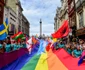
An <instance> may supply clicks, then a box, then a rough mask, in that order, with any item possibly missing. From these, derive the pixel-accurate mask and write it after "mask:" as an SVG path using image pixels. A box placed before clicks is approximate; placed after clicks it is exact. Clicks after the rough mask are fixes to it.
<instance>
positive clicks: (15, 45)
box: [13, 41, 19, 51]
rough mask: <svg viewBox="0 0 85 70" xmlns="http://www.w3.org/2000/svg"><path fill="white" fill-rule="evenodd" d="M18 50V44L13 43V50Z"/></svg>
mask: <svg viewBox="0 0 85 70" xmlns="http://www.w3.org/2000/svg"><path fill="white" fill-rule="evenodd" d="M18 49H19V46H18V42H17V41H15V43H14V45H13V50H14V51H15V50H18Z"/></svg>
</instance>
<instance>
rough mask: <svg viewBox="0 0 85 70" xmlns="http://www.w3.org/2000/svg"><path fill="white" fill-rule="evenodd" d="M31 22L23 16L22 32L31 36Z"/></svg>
mask: <svg viewBox="0 0 85 70" xmlns="http://www.w3.org/2000/svg"><path fill="white" fill-rule="evenodd" d="M29 25H30V23H29V21H28V20H27V19H26V17H25V16H24V15H22V32H23V33H24V34H26V35H28V36H29V28H30V27H29Z"/></svg>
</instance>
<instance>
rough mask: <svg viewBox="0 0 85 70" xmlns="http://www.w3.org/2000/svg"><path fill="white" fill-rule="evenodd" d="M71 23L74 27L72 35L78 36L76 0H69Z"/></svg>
mask: <svg viewBox="0 0 85 70" xmlns="http://www.w3.org/2000/svg"><path fill="white" fill-rule="evenodd" d="M68 17H69V25H70V28H71V29H72V35H74V36H76V9H75V0H68Z"/></svg>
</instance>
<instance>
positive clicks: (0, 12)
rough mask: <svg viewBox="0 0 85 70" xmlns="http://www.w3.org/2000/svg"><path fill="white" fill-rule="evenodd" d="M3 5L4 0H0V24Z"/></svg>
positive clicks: (0, 22) (1, 22)
mask: <svg viewBox="0 0 85 70" xmlns="http://www.w3.org/2000/svg"><path fill="white" fill-rule="evenodd" d="M4 5H5V1H4V0H0V24H3V14H4V13H3V12H4Z"/></svg>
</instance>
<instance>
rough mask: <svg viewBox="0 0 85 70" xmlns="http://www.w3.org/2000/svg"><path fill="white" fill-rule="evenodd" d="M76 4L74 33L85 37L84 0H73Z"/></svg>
mask: <svg viewBox="0 0 85 70" xmlns="http://www.w3.org/2000/svg"><path fill="white" fill-rule="evenodd" d="M75 5H76V23H77V24H76V25H77V30H76V35H77V36H78V37H79V38H83V39H85V0H75Z"/></svg>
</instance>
